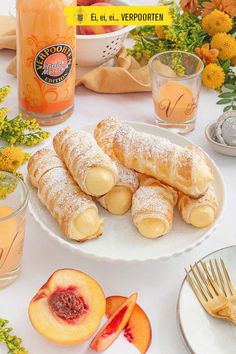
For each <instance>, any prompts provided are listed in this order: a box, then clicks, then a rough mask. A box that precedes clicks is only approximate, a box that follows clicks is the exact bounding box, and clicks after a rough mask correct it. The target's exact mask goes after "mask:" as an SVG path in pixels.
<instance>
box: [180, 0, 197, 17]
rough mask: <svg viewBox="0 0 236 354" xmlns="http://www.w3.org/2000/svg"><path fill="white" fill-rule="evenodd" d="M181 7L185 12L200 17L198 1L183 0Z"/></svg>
mask: <svg viewBox="0 0 236 354" xmlns="http://www.w3.org/2000/svg"><path fill="white" fill-rule="evenodd" d="M180 7H181V8H182V10H183V11H184V12H191V13H193V14H194V15H199V8H198V0H181V1H180Z"/></svg>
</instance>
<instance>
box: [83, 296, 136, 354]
mask: <svg viewBox="0 0 236 354" xmlns="http://www.w3.org/2000/svg"><path fill="white" fill-rule="evenodd" d="M136 300H137V294H136V293H135V294H132V295H131V296H130V297H129V298H128V299H126V300H125V301H124V302H122V304H121V305H120V306H119V307H118V308H117V309H116V311H115V312H114V313H113V314H112V316H111V317H110V318H109V320H108V321H107V322H106V323H105V325H104V326H103V327H102V329H101V330H100V331H99V332H98V334H97V335H96V337H95V338H94V339H93V341H92V343H91V344H90V348H92V349H94V350H96V351H97V352H102V351H103V350H105V349H107V348H108V347H109V346H110V345H111V344H112V343H113V342H114V341H115V340H116V338H117V337H118V336H119V335H120V333H121V332H122V331H123V329H124V328H125V326H126V324H127V322H128V321H129V318H130V316H131V314H132V312H133V309H134V306H135V303H136Z"/></svg>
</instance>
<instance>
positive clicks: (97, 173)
mask: <svg viewBox="0 0 236 354" xmlns="http://www.w3.org/2000/svg"><path fill="white" fill-rule="evenodd" d="M53 145H54V149H55V151H56V153H57V154H58V155H59V157H60V158H61V159H62V160H63V161H64V162H65V164H66V166H67V168H68V170H69V171H70V173H71V174H72V176H73V177H74V180H75V181H76V182H77V183H78V185H79V186H80V188H81V189H82V191H84V192H85V193H87V194H89V195H92V196H95V197H100V196H102V195H104V194H106V193H108V192H109V191H110V190H111V189H112V188H113V187H114V185H115V184H116V182H117V181H118V171H117V168H116V165H115V163H114V162H113V161H112V160H111V159H110V157H108V156H107V155H106V154H105V153H104V152H103V151H102V149H101V148H100V147H99V146H98V145H97V143H96V141H95V140H94V138H93V136H92V135H91V134H89V133H87V132H84V131H82V130H72V129H71V128H70V127H68V128H65V129H64V130H62V131H61V132H59V133H58V134H57V135H56V136H55V137H54V139H53Z"/></svg>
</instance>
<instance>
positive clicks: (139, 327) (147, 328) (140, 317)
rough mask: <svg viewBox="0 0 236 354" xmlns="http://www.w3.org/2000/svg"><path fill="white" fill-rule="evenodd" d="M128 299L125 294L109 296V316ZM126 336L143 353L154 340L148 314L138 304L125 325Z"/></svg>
mask: <svg viewBox="0 0 236 354" xmlns="http://www.w3.org/2000/svg"><path fill="white" fill-rule="evenodd" d="M126 300H127V297H124V296H110V297H108V298H107V299H106V302H107V309H106V315H107V317H108V318H110V317H111V316H112V315H113V313H114V312H116V311H117V308H119V307H120V306H121V305H122V304H123V303H124V302H125V301H126ZM124 336H125V337H126V338H127V339H128V341H129V342H130V343H132V344H133V345H135V347H136V348H137V349H138V350H139V351H140V353H141V354H145V353H146V352H147V350H148V348H149V346H150V344H151V340H152V328H151V324H150V321H149V319H148V317H147V315H146V314H145V312H144V311H143V309H142V308H141V307H140V306H139V305H138V304H136V305H135V307H134V310H133V312H132V315H131V317H130V319H129V321H128V323H127V325H126V327H125V332H124Z"/></svg>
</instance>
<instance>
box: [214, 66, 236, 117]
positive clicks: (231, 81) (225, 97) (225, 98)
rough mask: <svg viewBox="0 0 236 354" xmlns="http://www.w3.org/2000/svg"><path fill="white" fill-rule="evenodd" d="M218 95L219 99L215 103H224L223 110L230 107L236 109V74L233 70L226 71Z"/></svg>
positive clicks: (225, 110)
mask: <svg viewBox="0 0 236 354" xmlns="http://www.w3.org/2000/svg"><path fill="white" fill-rule="evenodd" d="M218 97H219V98H220V100H219V101H217V102H216V103H217V104H219V105H226V106H225V107H224V109H223V111H224V112H227V111H229V110H231V109H232V110H234V111H235V110H236V76H235V74H234V73H233V72H231V71H229V72H228V74H227V79H226V83H225V84H224V86H223V87H222V91H221V93H220V94H219V96H218Z"/></svg>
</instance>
